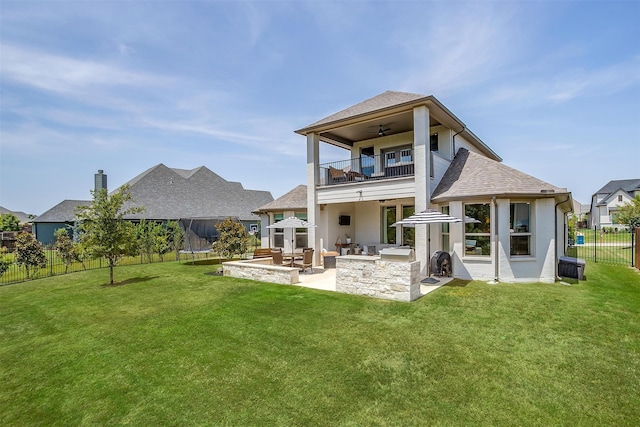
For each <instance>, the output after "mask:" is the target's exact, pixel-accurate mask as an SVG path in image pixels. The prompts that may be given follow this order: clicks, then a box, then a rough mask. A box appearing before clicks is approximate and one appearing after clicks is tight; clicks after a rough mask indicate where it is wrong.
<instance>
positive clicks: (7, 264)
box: [0, 246, 13, 277]
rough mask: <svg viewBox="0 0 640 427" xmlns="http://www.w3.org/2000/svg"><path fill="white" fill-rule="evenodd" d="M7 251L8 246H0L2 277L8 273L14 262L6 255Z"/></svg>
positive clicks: (0, 275)
mask: <svg viewBox="0 0 640 427" xmlns="http://www.w3.org/2000/svg"><path fill="white" fill-rule="evenodd" d="M6 253H7V248H5V247H4V246H3V247H0V277H2V275H3V274H4V273H6V271H7V270H8V269H9V267H11V264H13V262H12V261H9V260H8V259H6V258H5V257H4V256H5V254H6Z"/></svg>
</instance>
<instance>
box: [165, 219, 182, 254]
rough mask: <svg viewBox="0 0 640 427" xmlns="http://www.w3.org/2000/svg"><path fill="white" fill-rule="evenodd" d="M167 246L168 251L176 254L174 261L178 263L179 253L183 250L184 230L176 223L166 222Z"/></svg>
mask: <svg viewBox="0 0 640 427" xmlns="http://www.w3.org/2000/svg"><path fill="white" fill-rule="evenodd" d="M166 231H167V245H168V246H169V251H173V252H175V253H176V261H180V251H181V250H182V249H184V230H183V229H182V227H180V223H179V222H178V221H167V223H166Z"/></svg>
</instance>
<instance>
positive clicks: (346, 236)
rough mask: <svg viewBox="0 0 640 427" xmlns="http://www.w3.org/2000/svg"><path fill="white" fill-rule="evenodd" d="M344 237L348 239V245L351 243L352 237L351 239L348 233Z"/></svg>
mask: <svg viewBox="0 0 640 427" xmlns="http://www.w3.org/2000/svg"><path fill="white" fill-rule="evenodd" d="M344 237H345V238H346V242H347V245H348V244H350V243H351V237H349V235H348V234H347V233H345V234H344Z"/></svg>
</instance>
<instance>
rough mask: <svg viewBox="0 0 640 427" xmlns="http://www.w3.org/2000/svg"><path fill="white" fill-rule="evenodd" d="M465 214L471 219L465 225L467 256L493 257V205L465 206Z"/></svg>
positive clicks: (476, 204) (475, 204) (465, 251)
mask: <svg viewBox="0 0 640 427" xmlns="http://www.w3.org/2000/svg"><path fill="white" fill-rule="evenodd" d="M464 214H465V216H467V217H469V220H465V225H464V247H465V250H464V253H465V255H477V256H489V255H491V205H490V204H489V203H474V204H468V205H464ZM467 221H468V222H467Z"/></svg>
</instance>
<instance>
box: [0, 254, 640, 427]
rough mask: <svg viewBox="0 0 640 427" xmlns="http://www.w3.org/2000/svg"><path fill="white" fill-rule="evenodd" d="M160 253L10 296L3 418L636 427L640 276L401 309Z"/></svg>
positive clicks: (452, 297) (0, 400)
mask: <svg viewBox="0 0 640 427" xmlns="http://www.w3.org/2000/svg"><path fill="white" fill-rule="evenodd" d="M213 268H214V266H211V265H207V264H206V263H200V264H196V265H188V264H179V263H175V262H173V263H163V264H147V265H139V266H126V267H119V268H117V269H116V280H120V281H121V282H120V283H118V285H117V286H113V287H110V286H105V285H104V284H105V283H106V282H107V280H108V271H106V270H93V271H86V272H80V273H74V274H72V275H66V276H56V277H51V278H47V279H41V280H36V281H32V282H28V283H24V284H17V285H11V286H4V287H1V288H0V307H1V310H2V313H1V315H0V366H1V369H0V384H2V387H0V408H2V410H1V411H0V424H2V425H4V426H13V425H30V426H36V425H47V426H50V425H65V426H68V425H113V424H130V425H144V426H146V425H187V424H190V425H193V424H197V425H202V424H206V425H242V426H249V425H283V426H291V425H344V426H362V425H368V426H369V425H371V426H375V425H402V426H405V425H425V424H428V425H492V426H493V425H549V424H556V425H557V424H563V425H636V424H637V422H638V420H639V419H640V406H638V402H639V401H640V316H638V313H640V276H639V275H638V273H637V272H636V271H634V270H632V269H629V268H624V267H612V266H605V265H600V264H598V265H592V264H588V265H587V271H586V274H587V276H588V277H587V279H588V280H586V281H582V282H579V283H577V284H574V285H572V286H564V285H561V284H557V285H542V284H525V285H507V284H500V285H487V284H485V283H482V282H471V283H462V282H454V285H453V286H445V287H443V288H441V289H439V290H437V291H436V292H433V293H431V294H429V295H427V296H425V297H423V298H421V299H419V300H417V301H415V302H413V303H397V302H389V301H382V300H376V299H370V298H366V297H358V296H352V295H343V294H338V293H333V292H324V291H318V290H312V289H305V288H300V287H296V286H280V285H273V284H264V283H257V282H252V281H246V280H240V279H233V278H229V277H215V276H211V275H207V274H205V273H209V272H211V271H212V269H213Z"/></svg>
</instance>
